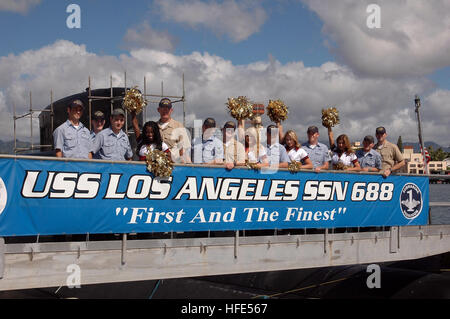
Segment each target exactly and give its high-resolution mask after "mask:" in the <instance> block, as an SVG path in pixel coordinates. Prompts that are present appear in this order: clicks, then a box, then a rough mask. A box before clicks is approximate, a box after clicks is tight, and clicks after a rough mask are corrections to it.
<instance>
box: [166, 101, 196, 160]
mask: <svg viewBox="0 0 450 319" xmlns="http://www.w3.org/2000/svg"><path fill="white" fill-rule="evenodd" d="M172 112H173V108H172V102H171V101H170V100H169V99H168V98H164V99H162V100H161V101H160V102H159V107H158V113H159V115H160V119H159V121H158V126H159V131H160V133H161V138H162V140H163V142H164V143H166V144H167V146H169V149H170V152H171V156H172V160H173V161H174V162H176V163H177V162H184V163H191V159H190V158H189V153H190V152H189V150H190V149H191V142H190V139H189V138H188V135H187V132H186V129H185V128H184V126H183V124H181V123H180V122H178V121H175V120H174V119H172V117H171V115H172Z"/></svg>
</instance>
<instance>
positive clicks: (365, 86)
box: [0, 41, 450, 144]
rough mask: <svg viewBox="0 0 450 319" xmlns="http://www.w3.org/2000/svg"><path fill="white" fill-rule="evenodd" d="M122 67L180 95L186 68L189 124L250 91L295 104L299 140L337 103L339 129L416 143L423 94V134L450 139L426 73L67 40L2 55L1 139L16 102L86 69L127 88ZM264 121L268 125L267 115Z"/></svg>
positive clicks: (70, 82) (95, 79) (66, 88)
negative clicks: (101, 50) (398, 74)
mask: <svg viewBox="0 0 450 319" xmlns="http://www.w3.org/2000/svg"><path fill="white" fill-rule="evenodd" d="M124 71H127V85H128V86H130V85H132V86H134V85H138V86H139V87H140V88H142V86H143V77H144V76H146V77H147V90H148V92H156V93H159V90H160V83H161V81H164V91H165V92H166V94H168V95H181V94H182V91H181V75H182V74H183V73H185V79H186V98H187V102H186V111H187V125H188V126H192V125H193V119H194V118H195V117H196V118H198V119H204V118H206V117H209V116H212V117H214V118H216V121H217V122H218V124H219V125H223V123H224V122H225V121H227V120H229V119H230V118H229V115H228V114H227V111H226V107H225V102H226V101H227V98H228V97H235V96H239V95H246V96H248V97H250V98H251V99H253V100H254V101H255V102H262V103H265V104H267V102H268V100H269V99H278V98H280V99H282V100H284V101H285V103H286V104H287V105H288V106H289V108H290V113H289V119H288V120H287V121H286V122H285V123H284V125H285V128H286V129H289V128H293V129H295V130H297V132H298V135H299V137H300V139H301V140H305V138H306V128H307V127H308V126H310V125H317V126H319V127H321V109H322V108H324V107H326V106H331V105H335V106H337V107H338V109H339V111H340V115H341V124H340V125H338V126H337V127H336V128H335V132H336V134H342V133H347V134H348V135H349V136H350V138H351V139H352V140H355V139H361V138H362V137H363V136H364V135H367V134H371V135H374V130H375V128H376V127H377V126H379V125H383V126H385V127H386V128H387V130H388V134H389V136H390V139H391V140H393V141H394V142H395V141H396V140H397V137H398V136H399V135H402V138H403V141H416V140H417V129H416V127H417V125H416V121H415V115H414V101H413V100H414V95H415V94H419V95H421V96H422V101H423V102H422V103H423V108H422V118H423V119H424V138H425V140H434V141H436V142H438V143H440V142H441V143H443V144H445V143H448V136H449V128H448V123H450V118H449V113H448V110H449V109H450V91H447V90H439V89H438V90H436V89H434V88H433V84H432V83H431V81H429V80H427V79H426V78H414V79H402V80H396V79H377V78H375V79H374V78H361V77H359V76H357V75H356V74H355V73H354V72H352V70H351V69H350V68H349V67H346V66H342V65H339V64H337V63H334V62H328V63H325V64H323V65H322V66H320V67H305V66H304V64H303V63H302V62H301V61H299V62H292V63H286V64H282V63H280V62H279V61H277V60H276V59H274V58H271V59H268V60H267V61H258V62H255V63H252V64H248V65H239V66H237V65H234V64H233V63H232V62H231V61H228V60H225V59H223V58H222V57H219V56H215V55H211V54H208V53H203V54H201V53H198V52H193V53H191V54H189V55H183V56H177V55H174V54H171V53H168V52H161V51H156V50H149V49H139V50H133V51H131V52H130V54H129V55H128V54H127V55H125V54H124V55H121V56H120V57H113V56H98V55H96V54H93V53H90V52H88V51H87V50H86V47H85V46H83V45H76V44H74V43H72V42H69V41H57V42H55V43H54V44H52V45H49V46H46V47H43V48H41V49H38V50H34V51H26V52H24V53H22V54H20V55H9V56H7V57H1V58H0V74H1V76H0V92H1V94H0V109H1V114H2V117H1V118H0V127H2V131H1V132H2V133H1V134H2V135H1V136H0V139H2V140H6V139H12V132H13V130H12V120H11V119H12V103H13V101H14V102H15V103H16V105H17V107H18V114H20V113H25V112H26V111H27V107H28V92H29V91H30V90H31V91H32V92H33V105H34V107H35V108H42V107H45V106H47V105H48V104H49V99H50V93H49V92H50V89H51V88H52V89H53V91H54V94H55V100H57V99H60V98H63V97H65V96H68V95H72V94H76V93H79V92H83V91H84V90H85V88H86V87H87V84H88V75H91V77H92V86H93V88H103V87H109V75H110V74H112V75H113V78H114V83H113V85H114V86H123V85H124V83H123V72H124ZM182 114H183V113H182V110H181V104H176V106H175V112H174V117H175V118H176V119H177V120H180V121H182ZM148 115H149V118H151V119H157V112H156V107H155V104H151V107H150V109H149V112H148ZM264 122H265V124H268V119H267V117H264ZM28 126H29V124H28V122H25V124H24V125H23V128H22V129H21V130H20V134H21V135H19V137H20V138H22V139H24V138H26V136H28V134H29V132H28ZM36 130H37V121H36ZM321 132H322V138H326V130H325V129H324V128H322V129H321Z"/></svg>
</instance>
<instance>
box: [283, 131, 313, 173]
mask: <svg viewBox="0 0 450 319" xmlns="http://www.w3.org/2000/svg"><path fill="white" fill-rule="evenodd" d="M284 143H285V145H286V151H287V153H288V156H289V158H290V160H291V161H296V162H302V168H313V163H312V162H311V159H310V158H309V156H308V153H306V151H305V150H304V149H303V148H302V145H301V144H300V143H299V141H298V137H297V134H295V132H294V131H293V130H289V131H287V132H286V135H284Z"/></svg>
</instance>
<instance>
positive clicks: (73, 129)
mask: <svg viewBox="0 0 450 319" xmlns="http://www.w3.org/2000/svg"><path fill="white" fill-rule="evenodd" d="M83 111H84V104H83V102H81V101H80V100H74V101H71V102H70V104H69V105H68V106H67V114H68V119H67V121H66V122H64V123H63V124H61V125H60V126H58V127H57V128H56V130H55V131H54V132H53V141H54V145H55V151H56V157H66V158H85V159H92V154H91V153H90V152H91V149H92V140H91V136H90V133H89V130H88V129H87V128H86V127H85V126H84V125H83V123H81V122H80V119H81V116H82V115H83Z"/></svg>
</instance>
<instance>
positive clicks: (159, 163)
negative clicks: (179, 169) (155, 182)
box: [146, 147, 173, 177]
mask: <svg viewBox="0 0 450 319" xmlns="http://www.w3.org/2000/svg"><path fill="white" fill-rule="evenodd" d="M147 149H148V153H147V156H146V161H147V170H148V171H149V172H150V173H153V175H155V176H157V177H170V176H171V175H172V170H173V163H172V161H170V159H169V157H168V156H167V155H166V153H164V152H163V151H160V150H153V151H152V150H150V147H147Z"/></svg>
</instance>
